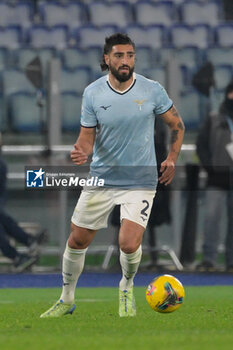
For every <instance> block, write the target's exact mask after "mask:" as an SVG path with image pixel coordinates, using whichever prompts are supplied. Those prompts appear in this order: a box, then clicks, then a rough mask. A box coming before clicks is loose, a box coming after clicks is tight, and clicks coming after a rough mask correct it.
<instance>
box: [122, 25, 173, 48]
mask: <svg viewBox="0 0 233 350" xmlns="http://www.w3.org/2000/svg"><path fill="white" fill-rule="evenodd" d="M125 31H126V32H127V34H128V35H129V36H130V37H131V38H132V40H133V41H134V42H135V43H137V46H143V45H144V46H149V47H151V48H152V49H157V48H161V47H163V46H164V44H165V42H166V35H165V28H164V27H163V26H160V25H153V26H147V27H143V26H140V25H131V26H128V27H126V28H125Z"/></svg>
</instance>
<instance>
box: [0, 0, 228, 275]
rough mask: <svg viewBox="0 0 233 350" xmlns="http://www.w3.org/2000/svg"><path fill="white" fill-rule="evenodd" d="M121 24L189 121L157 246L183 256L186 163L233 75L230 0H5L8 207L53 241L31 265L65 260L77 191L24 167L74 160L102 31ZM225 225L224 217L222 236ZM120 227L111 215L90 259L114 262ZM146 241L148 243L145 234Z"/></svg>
mask: <svg viewBox="0 0 233 350" xmlns="http://www.w3.org/2000/svg"><path fill="white" fill-rule="evenodd" d="M117 31H121V32H126V33H128V34H129V35H130V36H131V37H132V39H133V40H134V41H135V43H136V46H137V62H136V72H137V73H140V74H143V75H145V76H147V77H149V78H151V79H154V80H157V81H159V82H160V83H161V84H162V85H164V86H165V87H166V89H167V90H168V92H169V94H170V96H171V97H172V98H173V100H174V102H175V105H176V106H177V107H178V109H179V111H180V113H181V115H182V117H183V119H184V122H185V124H186V130H187V131H186V136H185V142H184V145H183V152H182V154H181V157H180V160H179V165H181V167H180V169H181V171H178V174H177V177H176V180H175V182H174V185H173V186H174V188H173V191H172V197H171V209H172V223H171V225H162V226H161V227H159V228H158V230H156V232H157V242H158V247H159V248H164V246H165V253H166V254H165V255H166V258H167V257H168V261H167V260H166V259H165V260H166V263H168V264H169V263H171V266H173V267H174V268H177V265H176V263H174V259H173V258H174V256H173V255H172V254H170V256H169V254H167V252H169V253H170V250H169V249H168V248H171V249H172V252H174V253H175V254H176V256H178V257H180V255H181V246H182V235H183V234H184V233H185V230H187V229H189V228H190V227H188V228H187V227H186V226H185V215H186V211H187V210H186V207H187V203H188V197H189V194H190V193H189V191H187V189H188V184H187V183H188V181H187V173H188V171H187V164H192V165H193V166H194V168H193V169H195V165H196V164H198V159H197V157H196V154H195V140H196V134H197V131H198V128H199V126H200V123H201V121H202V120H203V118H204V117H205V115H206V113H207V111H208V110H217V108H218V106H219V103H220V102H221V100H222V98H223V92H224V88H225V86H226V85H227V84H228V83H229V82H230V81H231V80H232V77H233V5H232V1H230V0H229V1H226V0H225V1H224V0H210V1H208V0H199V1H196V0H172V1H171V0H170V1H165V0H164V1H162V0H160V1H158V0H153V1H152V0H139V1H137V0H129V1H114V0H112V1H110V0H109V1H104V0H97V1H94V0H86V1H84V0H83V1H68V0H67V1H66V0H63V1H62V0H60V1H43V0H38V1H32V0H31V1H30V0H23V1H19V0H18V1H17V0H12V1H0V132H1V133H2V143H3V146H2V152H3V158H4V159H5V160H6V162H7V164H8V170H9V173H8V202H7V211H8V212H9V213H10V214H11V215H12V216H13V217H14V218H16V219H17V220H18V221H19V222H21V223H22V224H23V225H24V227H26V228H27V227H28V229H29V230H30V229H33V227H35V226H36V225H39V226H41V227H43V228H46V230H47V233H48V242H46V243H45V244H44V245H43V247H42V250H41V258H40V261H39V262H38V265H37V266H35V267H33V270H34V271H46V270H53V269H57V268H58V267H59V266H60V259H61V254H62V252H63V249H64V245H65V241H66V238H67V236H68V234H69V221H70V216H71V214H72V211H73V208H74V205H75V203H76V201H77V197H78V195H76V193H75V192H74V191H58V192H54V191H44V192H32V191H30V192H28V191H25V179H24V177H25V169H24V167H25V165H27V166H35V165H46V164H49V165H70V164H71V162H70V161H69V152H70V150H71V147H72V145H73V143H74V142H75V140H76V137H77V135H78V131H79V117H80V106H81V96H82V91H83V89H84V88H85V87H86V85H87V84H89V83H90V82H91V81H93V80H95V79H97V78H98V77H100V76H101V74H102V73H101V71H100V68H99V62H100V58H101V53H102V47H103V43H104V38H105V36H108V35H110V34H112V33H114V32H117ZM36 57H39V58H40V61H41V64H42V76H41V77H39V78H38V76H37V78H38V79H39V83H38V81H37V83H38V84H37V87H35V86H33V84H32V83H31V82H30V81H29V80H28V79H27V76H26V71H28V68H30V67H28V64H29V63H32V64H31V72H32V70H33V64H35V62H34V63H33V60H34V59H35V58H36ZM208 62H211V67H212V68H213V72H212V73H213V76H212V75H211V69H210V75H209V76H208V72H209V70H208V68H209V66H208ZM200 69H204V73H203V77H204V78H205V81H204V83H203V81H201V82H200V84H204V87H205V86H206V85H205V84H207V86H208V88H207V90H206V88H205V89H204V91H202V93H201V92H200V89H196V88H195V86H196V87H197V85H195V84H194V80H193V77H195V75H196V73H197V72H199V71H200ZM40 78H41V79H40ZM213 78H214V83H211V82H212V80H213ZM40 80H41V81H40ZM206 82H207V83H206ZM200 84H199V85H200ZM202 86H203V85H202ZM48 149H49V150H50V154H49V155H48V152H47V155H46V153H45V152H44V151H46V150H47V151H48ZM198 177H199V186H200V188H203V184H204V179H205V173H204V172H203V171H200V172H199V174H198ZM194 197H195V195H194ZM203 198H204V191H199V192H198V194H197V198H196V199H195V198H194V209H193V210H194V211H193V219H194V220H193V222H192V223H191V226H192V227H191V230H193V231H194V232H193V234H192V237H191V238H190V239H191V240H193V242H192V244H191V246H192V247H191V250H192V249H193V254H194V257H193V256H192V257H191V258H190V259H188V260H189V261H186V262H187V263H190V264H186V267H187V266H188V268H192V267H193V263H195V261H196V260H197V259H198V257H199V253H200V251H201V244H202V232H203V220H204V216H203V212H204V201H203ZM195 203H196V204H197V208H195ZM196 211H197V213H196ZM196 214H197V215H196ZM191 215H192V214H191ZM189 225H190V223H189ZM224 227H225V220H223V222H222V228H223V229H222V237H221V242H223V240H224ZM115 234H116V233H115V228H114V227H113V226H112V225H110V226H109V228H108V229H105V230H101V232H99V234H98V235H97V236H96V239H95V241H94V242H93V244H92V247H91V248H90V249H89V254H88V259H87V267H88V266H90V268H92V269H94V268H96V267H98V268H99V267H100V268H104V269H109V268H111V267H114V266H115V260H114V259H110V257H111V253H112V252H113V250H114V241H115V239H114V237H115ZM221 242H220V243H221ZM109 245H110V246H111V247H110V249H108V246H109ZM222 247H223V245H222V244H220V246H219V252H220V253H221V252H222ZM20 249H21V250H22V251H23V249H24V247H20ZM144 249H145V252H146V251H147V250H148V244H147V237H146V235H145V239H144ZM106 253H108V255H106ZM191 255H192V252H191ZM172 256H173V258H172ZM148 259H149V258H148ZM172 259H173V260H172ZM220 259H221V254H220ZM108 260H109V261H108ZM0 261H1V263H0V270H1V269H3V270H5V269H9V268H10V265H8V262H7V260H6V259H5V258H3V257H1V259H0ZM147 262H148V261H146V254H145V261H144V264H145V265H146V264H147ZM184 262H185V261H184ZM220 263H221V261H220ZM178 267H179V265H178ZM171 268H172V267H171Z"/></svg>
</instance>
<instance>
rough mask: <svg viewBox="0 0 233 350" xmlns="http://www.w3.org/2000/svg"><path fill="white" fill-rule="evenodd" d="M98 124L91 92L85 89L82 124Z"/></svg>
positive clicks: (90, 125)
mask: <svg viewBox="0 0 233 350" xmlns="http://www.w3.org/2000/svg"><path fill="white" fill-rule="evenodd" d="M96 125H97V119H96V115H95V113H94V110H93V107H92V100H91V96H90V94H89V93H88V92H87V91H86V90H85V91H84V94H83V99H82V109H81V126H84V127H87V128H92V127H95V126H96Z"/></svg>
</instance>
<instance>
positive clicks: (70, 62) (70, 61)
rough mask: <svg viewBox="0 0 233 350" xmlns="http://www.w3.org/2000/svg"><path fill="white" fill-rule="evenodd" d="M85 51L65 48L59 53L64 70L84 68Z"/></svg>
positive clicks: (85, 61) (85, 60)
mask: <svg viewBox="0 0 233 350" xmlns="http://www.w3.org/2000/svg"><path fill="white" fill-rule="evenodd" d="M86 56H87V55H86V50H84V49H77V48H67V49H65V50H63V51H62V52H61V58H62V63H63V66H64V68H66V69H74V68H77V67H80V66H84V65H86V63H87V59H86Z"/></svg>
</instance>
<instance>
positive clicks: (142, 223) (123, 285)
mask: <svg viewBox="0 0 233 350" xmlns="http://www.w3.org/2000/svg"><path fill="white" fill-rule="evenodd" d="M153 198H154V191H144V192H143V191H132V192H131V193H128V194H127V196H126V198H124V202H123V203H122V205H121V222H122V225H121V229H120V233H119V246H120V264H121V268H122V279H121V281H120V284H119V296H120V298H119V315H120V316H121V317H124V316H135V315H136V307H135V301H134V296H133V280H134V277H135V275H136V273H137V270H138V267H139V265H140V261H141V256H142V248H141V242H142V238H143V234H144V232H145V229H146V225H147V222H148V219H149V216H150V211H151V207H152V203H153Z"/></svg>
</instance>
